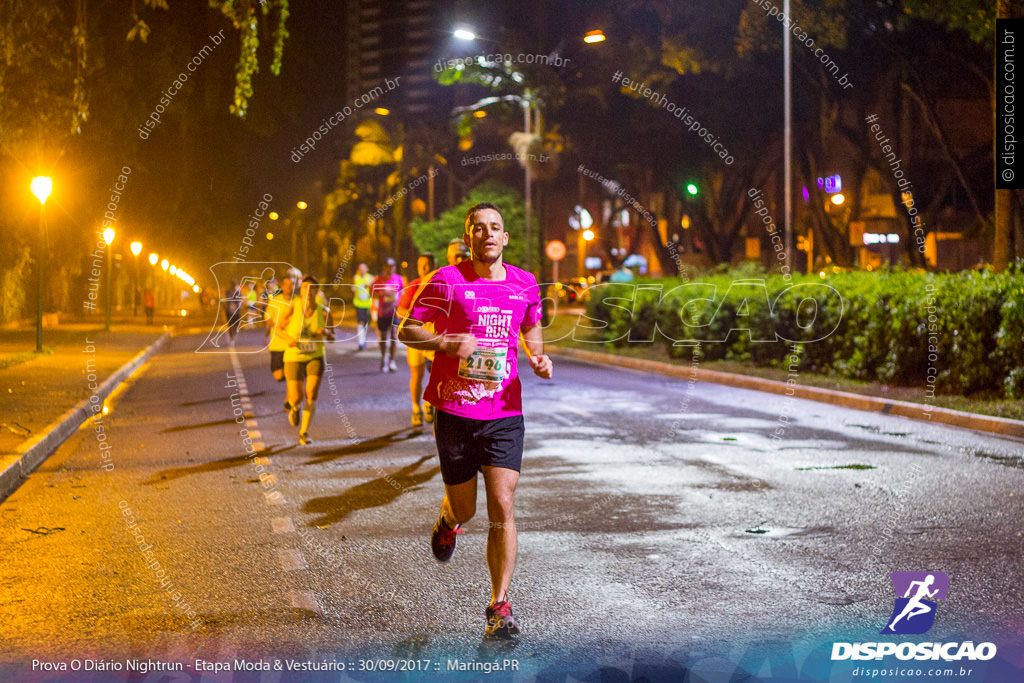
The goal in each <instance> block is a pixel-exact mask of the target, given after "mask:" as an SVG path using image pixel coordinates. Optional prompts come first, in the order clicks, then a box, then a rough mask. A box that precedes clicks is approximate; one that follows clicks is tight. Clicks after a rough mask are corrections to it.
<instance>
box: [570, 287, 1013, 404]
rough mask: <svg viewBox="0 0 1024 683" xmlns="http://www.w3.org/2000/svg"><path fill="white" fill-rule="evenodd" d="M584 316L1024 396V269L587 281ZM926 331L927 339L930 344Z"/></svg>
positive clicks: (730, 348) (686, 340) (726, 349)
mask: <svg viewBox="0 0 1024 683" xmlns="http://www.w3.org/2000/svg"><path fill="white" fill-rule="evenodd" d="M587 315H588V317H590V318H591V319H592V320H593V322H592V323H591V325H592V326H594V327H600V328H602V331H601V334H602V335H603V338H604V340H605V341H606V342H608V343H610V344H613V345H615V346H623V345H626V344H631V343H644V342H648V343H649V342H657V343H664V344H667V345H668V351H669V354H670V355H671V356H673V357H686V358H690V357H691V355H692V344H693V343H694V342H695V341H700V342H702V344H701V347H702V348H701V350H702V354H703V357H704V358H705V359H708V360H717V359H726V360H736V361H752V362H756V363H760V364H770V365H782V364H783V363H784V362H785V363H788V360H784V359H786V357H787V355H788V354H789V352H790V345H791V344H792V343H793V342H799V343H801V345H802V353H801V354H800V368H801V370H810V371H812V372H820V373H832V374H835V375H839V376H843V377H849V378H854V379H862V380H870V381H880V382H886V383H892V384H898V385H903V386H923V385H926V384H927V382H928V378H929V377H934V378H935V379H934V380H933V382H934V384H935V387H936V389H937V390H938V391H939V392H942V393H955V394H964V395H968V394H974V393H976V392H981V393H983V394H985V395H991V396H1005V397H1006V398H1011V399H1016V398H1022V397H1024V271H1022V269H1021V268H1019V267H1016V268H1014V269H1011V270H1010V271H1008V272H1006V273H1003V274H998V275H997V274H994V273H992V272H990V271H987V270H982V271H965V272H961V273H944V274H936V273H925V272H917V271H893V272H874V273H869V272H862V271H861V272H851V273H838V274H833V275H830V276H829V277H827V278H826V279H822V278H820V277H819V276H795V277H793V278H792V279H791V280H790V281H786V280H784V279H783V278H782V277H781V276H779V275H765V274H763V273H760V274H759V273H756V272H752V271H751V269H749V268H743V269H741V270H735V271H731V272H726V273H721V274H712V275H708V276H702V277H698V278H697V279H696V280H694V281H691V282H686V281H683V280H681V279H679V278H668V279H664V280H640V281H637V282H636V283H630V284H604V285H597V286H596V287H593V288H591V291H590V298H589V301H588V304H587ZM930 342H931V343H930Z"/></svg>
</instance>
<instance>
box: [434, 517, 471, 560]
mask: <svg viewBox="0 0 1024 683" xmlns="http://www.w3.org/2000/svg"><path fill="white" fill-rule="evenodd" d="M459 527H460V525H458V524H456V525H455V528H454V529H452V528H451V527H449V526H448V523H447V522H445V521H444V514H442V515H441V516H440V517H438V518H437V523H436V524H434V531H433V533H431V534H430V549H431V550H432V551H434V557H436V558H437V561H438V562H447V561H448V560H450V559H452V555H454V554H455V542H456V540H457V539H458V534H461V533H463V531H462V529H461V528H459Z"/></svg>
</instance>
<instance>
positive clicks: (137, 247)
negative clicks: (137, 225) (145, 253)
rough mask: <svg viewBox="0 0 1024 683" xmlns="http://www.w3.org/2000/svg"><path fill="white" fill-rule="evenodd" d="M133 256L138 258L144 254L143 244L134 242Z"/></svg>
mask: <svg viewBox="0 0 1024 683" xmlns="http://www.w3.org/2000/svg"><path fill="white" fill-rule="evenodd" d="M131 248H132V254H134V255H135V256H138V255H139V253H141V252H142V242H132V247H131Z"/></svg>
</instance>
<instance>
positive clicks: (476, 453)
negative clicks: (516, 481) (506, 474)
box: [434, 410, 525, 486]
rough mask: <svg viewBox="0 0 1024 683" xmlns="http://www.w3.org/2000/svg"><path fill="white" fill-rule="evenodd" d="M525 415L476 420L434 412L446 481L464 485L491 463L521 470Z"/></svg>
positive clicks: (436, 437)
mask: <svg viewBox="0 0 1024 683" xmlns="http://www.w3.org/2000/svg"><path fill="white" fill-rule="evenodd" d="M524 432H525V426H524V423H523V416H522V415H513V416H512V417H500V418H498V419H496V420H474V419H472V418H468V417H460V416H458V415H452V414H451V413H446V412H444V411H443V410H435V411H434V438H435V439H436V440H437V453H438V456H439V457H440V459H441V478H442V479H443V480H444V483H445V484H448V485H449V486H454V485H456V484H462V483H465V482H467V481H469V480H470V479H472V478H473V477H475V476H476V473H477V472H478V471H480V468H481V467H483V466H485V465H487V466H491V467H504V468H506V469H510V470H515V471H516V472H518V471H519V470H520V468H521V467H522V464H523V434H524Z"/></svg>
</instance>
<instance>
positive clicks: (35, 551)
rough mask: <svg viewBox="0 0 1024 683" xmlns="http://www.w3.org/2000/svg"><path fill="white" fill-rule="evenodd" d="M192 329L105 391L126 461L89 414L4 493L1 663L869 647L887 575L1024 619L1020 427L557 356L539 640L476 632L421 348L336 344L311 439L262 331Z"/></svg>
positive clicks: (482, 587) (528, 515)
mask: <svg viewBox="0 0 1024 683" xmlns="http://www.w3.org/2000/svg"><path fill="white" fill-rule="evenodd" d="M201 339H202V337H183V338H177V339H175V340H173V342H172V344H171V345H170V346H169V348H168V350H167V351H166V352H165V353H163V354H161V355H159V356H157V357H155V358H154V359H153V360H152V361H151V362H150V363H149V364H148V365H147V366H146V367H145V368H144V370H143V371H142V372H141V373H138V374H137V375H136V376H135V377H133V379H132V380H131V381H130V383H129V385H128V386H127V387H126V388H125V389H124V390H123V391H121V392H119V394H118V395H117V396H116V397H115V398H114V400H113V401H112V402H111V406H112V411H111V412H110V414H108V415H107V416H106V417H105V419H104V427H105V432H106V434H107V435H108V442H109V443H110V444H111V448H110V451H109V452H110V454H111V455H110V462H112V463H113V468H112V469H110V468H109V467H108V469H107V470H104V469H102V468H101V465H102V464H103V462H104V461H103V460H102V459H101V456H100V449H99V447H98V442H97V438H96V430H95V427H94V426H93V425H86V426H83V428H82V429H80V430H79V431H78V432H77V433H76V434H75V435H74V436H73V437H72V438H71V439H69V440H68V442H67V443H65V444H64V446H63V447H62V448H61V449H60V450H59V451H58V452H57V453H55V454H54V455H53V456H51V457H50V458H49V460H47V461H46V462H45V463H44V464H43V466H42V467H40V469H39V470H38V471H37V472H36V473H35V474H33V475H32V476H31V477H30V478H29V480H28V481H27V482H26V483H25V484H23V485H22V487H21V488H20V489H18V490H17V491H16V492H15V493H14V494H12V495H11V496H10V497H9V498H8V499H7V500H6V501H3V502H2V503H0V549H2V561H0V666H2V665H3V663H4V662H6V663H7V664H8V665H7V667H6V669H3V670H0V674H2V673H3V671H4V670H6V671H7V672H8V673H11V672H14V673H17V674H18V675H20V674H21V673H23V672H24V670H23V669H17V670H16V669H15V668H13V667H12V666H11V663H15V666H21V665H22V664H23V663H25V662H28V661H30V660H32V659H41V660H42V659H45V660H48V661H60V660H67V659H70V658H76V657H77V658H82V657H116V658H120V659H124V658H128V657H132V658H136V657H137V658H147V657H148V658H153V659H161V660H165V661H183V662H189V663H192V662H194V660H196V659H205V660H209V661H224V660H229V659H232V658H234V657H245V658H249V659H259V658H267V657H272V656H284V657H292V658H298V659H301V660H307V659H310V660H320V659H323V658H325V657H326V658H330V659H339V660H341V661H348V662H353V661H354V660H356V659H358V658H359V657H363V656H365V657H371V656H372V657H389V658H416V659H421V660H425V659H431V660H432V661H435V660H436V661H445V660H450V659H455V658H457V659H459V660H461V661H472V660H475V659H477V660H492V659H495V658H498V659H502V658H511V659H514V660H516V662H517V663H518V666H519V668H520V670H521V671H525V672H527V673H528V674H532V673H537V672H542V671H546V672H549V673H550V672H553V671H560V672H576V671H580V672H585V671H586V670H587V666H590V665H593V663H594V662H603V661H606V660H609V659H610V660H615V661H619V662H623V661H625V662H637V661H641V660H643V661H647V662H650V661H653V660H658V659H659V658H664V657H669V656H672V653H675V656H676V658H677V659H678V658H679V657H680V656H681V655H680V654H679V653H694V652H703V653H707V654H708V658H709V659H708V660H707V661H710V660H711V659H713V658H714V657H716V656H723V657H727V658H728V657H730V656H731V657H733V658H734V660H735V658H737V657H739V654H737V653H740V654H741V653H742V652H743V651H744V648H748V647H769V648H770V645H764V644H765V643H769V644H770V643H771V642H773V641H776V640H778V641H786V642H789V643H799V642H807V643H812V642H820V641H821V640H822V639H846V640H858V639H859V640H864V639H871V638H873V637H874V635H875V634H877V633H878V630H879V629H880V628H881V627H882V626H884V625H885V620H886V618H887V617H888V616H889V612H890V610H891V609H892V599H893V591H892V586H891V584H890V582H889V579H888V574H889V572H891V571H897V570H940V571H944V572H946V573H947V574H948V575H949V576H950V582H951V583H950V595H949V597H948V598H947V600H946V602H945V604H943V605H942V619H941V621H940V622H938V623H937V625H936V627H935V628H934V630H933V632H932V634H931V635H932V636H934V637H937V638H942V637H952V636H953V635H954V634H958V633H964V632H967V631H969V632H970V633H971V634H972V636H973V637H974V639H975V640H976V641H977V640H978V638H979V637H982V636H983V635H985V634H991V635H992V636H993V637H996V636H998V635H999V633H1000V632H1010V631H1017V632H1018V633H1020V632H1024V584H1022V582H1021V571H1020V567H1021V565H1022V560H1024V537H1022V535H1021V534H1022V531H1021V530H1022V526H1024V525H1022V521H1024V467H1022V461H1021V459H1020V454H1021V447H1020V443H1018V442H1016V441H1013V440H1009V439H1003V438H999V437H994V436H988V435H981V434H978V433H973V432H968V431H963V430H958V429H954V428H949V427H942V426H934V425H930V424H927V423H923V422H918V421H911V420H905V419H901V418H892V417H887V416H882V415H875V414H869V413H863V412H857V411H852V410H846V409H842V408H836V407H832V406H827V405H824V404H818V403H813V402H810V401H802V400H796V399H786V398H785V397H781V396H777V395H770V394H762V393H758V392H753V391H748V390H742V389H734V388H729V387H723V386H716V385H707V384H695V385H688V384H687V382H686V381H680V380H675V379H670V378H663V377H653V376H647V375H643V374H640V373H636V372H632V371H626V370H619V369H605V368H598V367H594V366H589V365H585V364H582V363H576V362H570V361H566V360H561V359H558V358H556V359H555V365H556V369H555V378H554V379H553V380H552V381H542V380H539V379H536V378H534V377H532V376H530V377H526V378H524V403H525V406H526V419H527V443H526V454H525V457H524V468H523V473H522V478H521V480H520V486H519V490H518V492H517V498H516V509H517V523H518V528H519V532H520V540H519V543H520V545H519V549H520V554H519V565H518V567H517V571H516V576H515V579H514V581H513V588H512V591H511V592H510V599H511V600H512V602H513V603H514V604H515V609H516V613H517V615H519V616H520V618H521V621H522V622H523V624H524V633H523V634H522V635H521V636H520V637H518V639H517V640H516V641H515V642H514V643H491V642H485V641H483V639H482V633H483V626H484V617H483V610H484V607H485V606H486V601H487V599H488V597H489V588H488V580H487V572H486V566H485V564H484V556H483V552H484V541H485V538H486V519H485V518H484V517H483V516H482V515H483V514H484V511H485V506H484V503H483V493H482V486H481V487H480V488H481V492H480V501H479V505H478V510H479V511H480V512H479V513H478V514H480V515H481V516H478V517H477V518H476V519H475V520H473V521H472V522H471V523H470V524H469V525H467V533H466V535H465V536H463V537H461V538H460V540H459V547H458V550H457V552H456V555H455V557H454V559H453V560H452V562H451V563H449V564H448V565H439V564H438V563H436V562H435V561H434V560H433V558H432V556H431V554H430V551H429V547H428V535H429V532H430V528H431V526H432V524H433V521H434V519H435V517H436V514H437V506H438V504H439V502H440V499H441V495H442V483H441V477H440V473H439V470H438V467H437V462H436V456H435V451H434V444H433V436H432V434H431V433H430V431H429V430H415V429H412V428H410V427H409V423H408V420H409V410H408V408H407V405H408V398H407V396H408V389H407V386H408V369H407V368H406V367H405V365H404V362H403V361H402V359H401V358H400V359H399V372H398V373H393V374H381V373H379V372H378V371H377V367H378V365H377V363H378V356H377V353H376V351H374V350H368V351H364V352H360V353H357V352H356V351H355V348H354V345H353V344H352V343H344V344H338V345H335V347H334V348H333V349H332V351H331V359H332V366H331V371H330V372H329V374H328V376H327V377H325V382H324V387H323V389H322V391H321V396H320V402H319V408H318V413H317V415H316V420H315V422H314V425H313V428H312V429H311V434H312V436H313V438H314V440H315V441H314V443H313V444H312V445H309V446H299V445H298V435H297V431H298V430H297V429H296V428H293V427H291V426H290V425H289V424H288V421H287V416H286V414H285V413H284V412H283V410H282V407H281V403H282V401H283V395H284V387H283V385H278V384H276V383H274V382H273V380H272V378H271V377H270V373H269V370H268V368H267V365H268V362H267V355H266V353H265V352H262V353H248V351H252V350H254V349H255V348H256V346H255V345H256V343H257V342H258V341H259V338H258V337H257V335H255V334H252V333H249V334H248V335H243V336H242V337H241V338H240V342H239V346H238V353H236V354H234V355H230V354H195V353H192V349H194V348H195V347H196V346H197V345H198V344H199V342H200V341H201ZM236 364H237V366H236ZM236 367H237V368H239V369H240V370H241V375H242V376H243V377H244V379H245V385H246V388H247V393H248V395H249V396H250V397H251V404H252V410H251V417H250V418H249V419H248V425H247V426H246V429H247V430H250V431H256V432H258V434H259V437H258V440H259V441H261V442H262V443H263V444H264V445H265V450H264V451H263V452H262V453H261V458H262V459H261V460H259V461H257V462H255V463H254V462H253V461H252V460H251V459H249V458H246V457H245V455H244V450H245V446H244V444H243V441H242V439H243V436H242V435H240V433H239V432H240V429H241V428H242V427H243V426H245V425H239V424H236V422H235V419H234V418H235V415H234V407H233V404H232V401H231V395H232V394H233V393H234V392H235V391H236V390H237V389H236V388H235V387H231V386H228V385H229V384H230V380H231V379H232V376H236V377H237V375H238V372H237V370H236ZM239 399H240V397H239V398H236V402H235V404H234V405H235V406H238V405H241V401H240V400H239ZM783 415H784V416H786V418H787V419H788V422H786V421H780V417H781V416H783ZM780 426H785V430H784V435H783V438H782V439H781V440H780V441H772V440H771V439H770V438H769V436H770V435H771V434H772V433H773V432H774V431H775V430H776V429H778V428H779V427H780ZM428 427H429V425H428ZM250 436H254V435H252V434H250ZM851 466H853V467H851ZM261 473H262V474H263V475H264V480H263V481H262V482H261V480H260V478H259V477H260V474H261ZM267 475H270V477H269V478H268V476H267ZM268 489H269V490H270V495H269V496H268V495H267V490H268ZM275 493H276V494H280V495H279V496H276V495H274V494H275ZM124 508H129V509H130V511H131V514H132V515H133V516H134V518H135V519H136V520H137V521H138V524H139V528H140V529H141V532H142V533H144V535H145V542H146V543H148V544H151V545H152V547H151V549H150V550H151V552H152V553H153V555H152V557H153V558H154V559H156V560H157V561H159V563H160V567H161V568H162V569H163V570H164V574H163V575H162V578H163V579H164V580H165V585H164V586H162V585H161V578H158V577H157V575H156V572H155V570H154V569H153V568H147V566H146V565H147V562H148V561H149V560H146V559H144V557H143V554H142V553H141V552H140V551H139V550H138V545H136V541H135V540H134V538H133V536H132V535H131V534H130V533H129V531H128V525H127V524H126V521H125V520H126V517H125V515H124V514H122V511H123V510H124ZM168 582H169V583H173V589H172V590H173V591H174V592H176V593H180V595H178V596H177V601H175V599H174V596H173V594H171V593H168V592H167V590H166V587H167V585H169V584H168ZM185 603H187V604H188V606H189V608H191V610H192V612H193V613H194V615H195V616H192V617H188V616H186V612H187V611H188V610H185V609H183V608H182V607H181V605H184V604H185ZM759 644H760V645H759ZM730 653H731V654H730ZM708 666H711V665H710V664H709V665H708ZM187 671H188V669H187ZM452 676H454V674H453V675H452ZM2 677H3V676H2V675H0V678H2ZM555 679H557V680H562V679H561V678H557V677H556V678H553V679H552V680H555ZM224 680H227V679H224ZM268 680H269V679H268ZM396 680H397V679H396ZM491 680H495V679H494V678H493V677H492V678H491Z"/></svg>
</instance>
